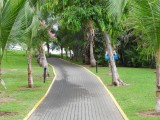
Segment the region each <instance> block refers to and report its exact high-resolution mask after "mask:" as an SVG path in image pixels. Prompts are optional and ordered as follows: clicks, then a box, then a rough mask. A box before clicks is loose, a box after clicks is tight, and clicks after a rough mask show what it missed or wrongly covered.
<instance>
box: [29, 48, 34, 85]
mask: <svg viewBox="0 0 160 120" xmlns="http://www.w3.org/2000/svg"><path fill="white" fill-rule="evenodd" d="M28 87H29V88H33V78H32V66H31V51H30V50H29V49H28Z"/></svg>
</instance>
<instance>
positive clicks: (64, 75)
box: [29, 58, 123, 120]
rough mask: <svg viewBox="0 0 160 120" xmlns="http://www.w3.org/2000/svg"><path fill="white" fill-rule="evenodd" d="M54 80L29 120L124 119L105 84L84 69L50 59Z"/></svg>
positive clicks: (56, 59)
mask: <svg viewBox="0 0 160 120" xmlns="http://www.w3.org/2000/svg"><path fill="white" fill-rule="evenodd" d="M48 62H49V63H50V64H51V65H54V67H55V72H56V75H57V76H56V79H55V82H54V84H53V86H52V88H51V90H50V92H49V94H48V95H47V97H46V98H45V99H44V101H43V102H42V103H41V104H40V105H39V106H38V108H37V109H36V110H35V111H34V112H33V113H32V115H31V116H30V118H29V120H123V117H122V115H121V113H120V112H119V110H118V109H117V107H116V105H115V104H114V102H113V100H112V99H111V97H110V95H109V94H108V93H107V92H106V90H105V88H104V87H103V86H102V84H101V83H100V82H99V81H98V80H97V78H96V77H95V76H94V75H92V74H91V73H89V72H87V71H86V70H85V69H84V68H82V67H79V66H76V65H73V64H69V63H67V62H65V61H63V60H60V59H58V58H49V59H48Z"/></svg>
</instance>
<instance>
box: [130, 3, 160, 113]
mask: <svg viewBox="0 0 160 120" xmlns="http://www.w3.org/2000/svg"><path fill="white" fill-rule="evenodd" d="M128 21H129V22H128V24H129V26H130V27H131V28H134V30H135V32H138V33H141V35H142V36H143V37H144V40H143V42H144V44H143V47H145V48H147V49H148V51H150V52H154V53H155V58H156V111H157V112H160V0H134V1H132V2H131V10H130V17H129V20H128Z"/></svg>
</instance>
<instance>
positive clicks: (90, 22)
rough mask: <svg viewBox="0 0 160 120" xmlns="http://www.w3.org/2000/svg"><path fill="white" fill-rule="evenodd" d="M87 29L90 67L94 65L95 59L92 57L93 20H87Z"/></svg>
mask: <svg viewBox="0 0 160 120" xmlns="http://www.w3.org/2000/svg"><path fill="white" fill-rule="evenodd" d="M87 27H88V28H87V29H88V40H89V43H90V64H91V66H92V67H95V66H96V60H95V58H94V52H93V46H94V36H95V34H94V28H93V22H92V21H89V22H88V24H87Z"/></svg>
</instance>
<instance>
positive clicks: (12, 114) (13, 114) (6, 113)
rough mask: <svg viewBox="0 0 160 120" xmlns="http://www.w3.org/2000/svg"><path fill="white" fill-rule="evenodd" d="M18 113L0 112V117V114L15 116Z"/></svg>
mask: <svg viewBox="0 0 160 120" xmlns="http://www.w3.org/2000/svg"><path fill="white" fill-rule="evenodd" d="M15 115H18V113H17V112H0V117H1V116H15Z"/></svg>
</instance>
